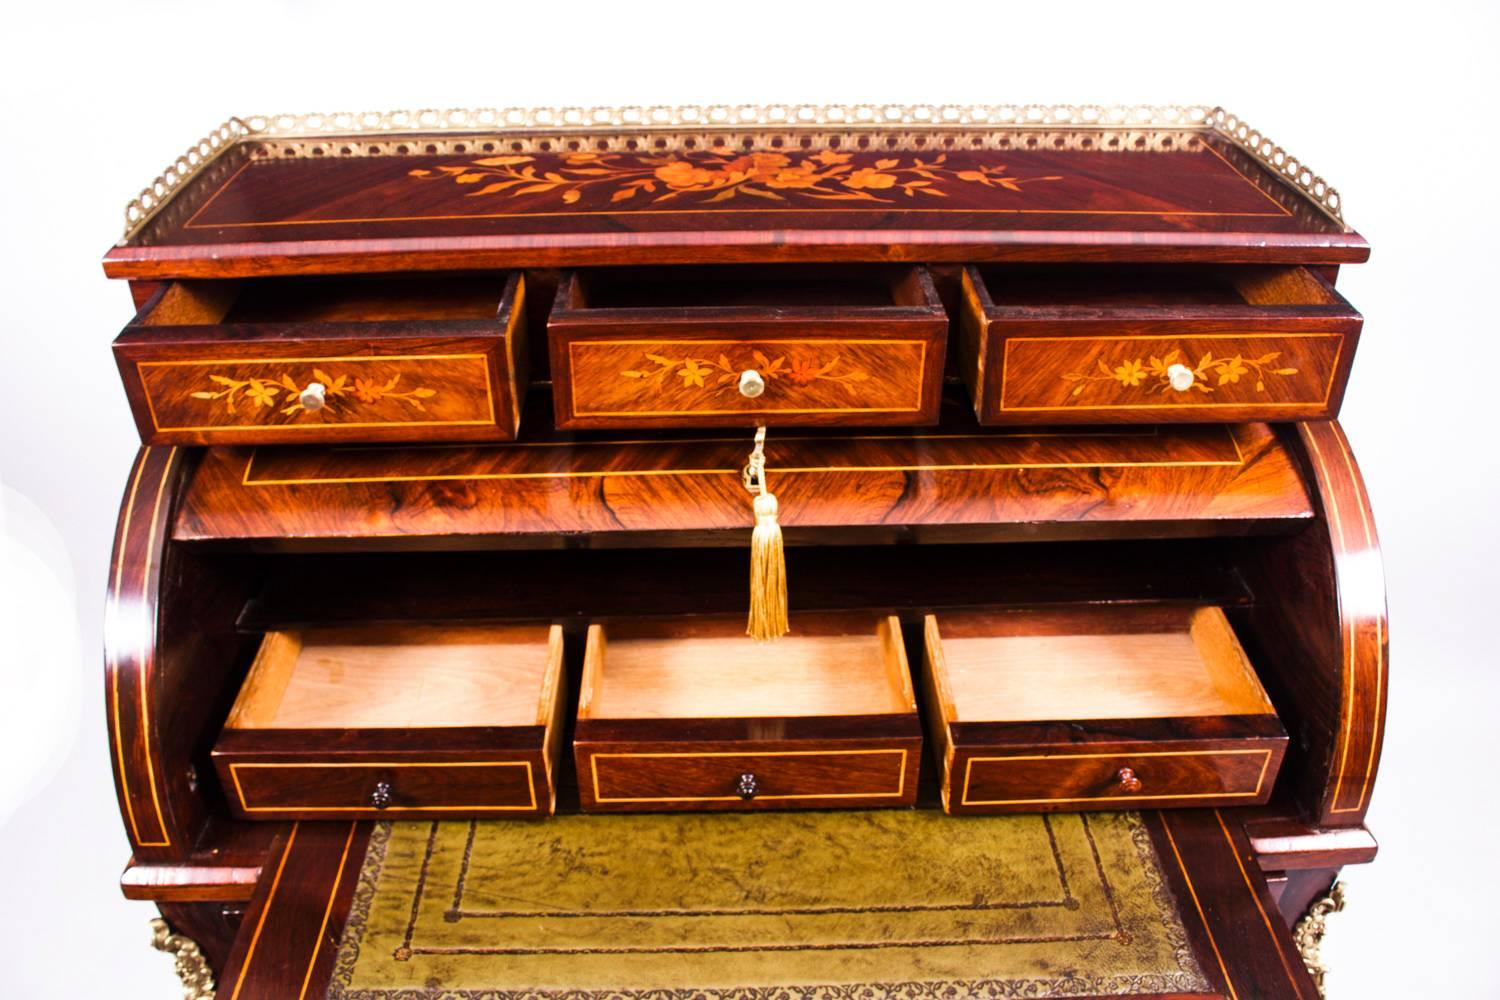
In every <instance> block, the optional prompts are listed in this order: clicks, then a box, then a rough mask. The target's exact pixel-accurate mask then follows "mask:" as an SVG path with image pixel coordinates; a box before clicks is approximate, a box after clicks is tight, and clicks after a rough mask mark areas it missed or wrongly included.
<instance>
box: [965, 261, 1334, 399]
mask: <svg viewBox="0 0 1500 1000" xmlns="http://www.w3.org/2000/svg"><path fill="white" fill-rule="evenodd" d="M1362 323H1363V320H1362V319H1361V317H1360V315H1359V313H1357V312H1355V311H1354V309H1353V308H1352V307H1351V306H1350V305H1349V303H1348V302H1346V301H1345V300H1344V298H1343V296H1341V295H1339V293H1338V292H1336V291H1335V290H1334V289H1333V286H1332V285H1330V284H1329V283H1328V282H1327V281H1326V280H1324V278H1323V277H1322V276H1320V275H1318V274H1316V273H1314V272H1312V271H1310V270H1308V269H1306V268H1303V267H1258V266H1257V267H1251V266H1227V265H1226V266H1207V265H1162V266H1149V265H1136V266H1120V265H1102V264H1099V265H1095V264H1069V265H1057V266H1046V267H1042V266H999V265H996V266H992V267H969V268H966V269H965V271H964V276H963V307H962V312H961V315H960V320H959V324H958V336H957V340H956V345H955V350H956V351H957V353H958V366H959V371H960V373H961V374H962V376H963V378H964V380H965V382H966V383H967V384H968V387H969V391H970V394H971V396H972V398H973V401H974V411H975V413H976V414H977V415H978V417H979V421H980V423H984V424H1060V423H1165V422H1195V423H1201V422H1215V421H1217V422H1237V421H1246V420H1268V421H1280V420H1305V419H1316V418H1324V417H1333V416H1336V415H1337V414H1338V410H1339V405H1340V403H1341V402H1342V400H1343V396H1344V384H1345V382H1346V381H1347V380H1348V377H1349V367H1350V364H1351V363H1352V361H1353V359H1354V348H1355V345H1356V343H1357V342H1358V340H1359V332H1360V327H1361V325H1362Z"/></svg>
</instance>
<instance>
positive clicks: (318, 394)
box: [297, 382, 328, 413]
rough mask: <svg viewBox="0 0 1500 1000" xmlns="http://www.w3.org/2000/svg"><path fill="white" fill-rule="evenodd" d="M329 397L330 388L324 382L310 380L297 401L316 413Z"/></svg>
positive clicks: (305, 408) (304, 407)
mask: <svg viewBox="0 0 1500 1000" xmlns="http://www.w3.org/2000/svg"><path fill="white" fill-rule="evenodd" d="M327 397H328V388H327V387H326V386H324V385H323V383H322V382H309V383H307V388H306V389H303V390H302V394H301V395H300V396H298V397H297V402H299V403H301V404H302V408H303V409H304V410H307V411H309V412H312V413H316V412H318V411H319V410H321V409H322V408H323V404H324V403H325V402H327Z"/></svg>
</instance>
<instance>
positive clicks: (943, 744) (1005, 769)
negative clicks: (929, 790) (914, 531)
mask: <svg viewBox="0 0 1500 1000" xmlns="http://www.w3.org/2000/svg"><path fill="white" fill-rule="evenodd" d="M925 645H926V663H925V669H924V671H923V684H924V686H925V691H926V696H927V711H928V717H929V719H928V721H929V728H930V731H931V733H932V737H933V741H934V746H935V749H936V754H937V762H938V766H939V767H940V769H941V774H942V795H943V805H944V807H945V808H946V809H947V810H948V811H949V812H952V813H1000V812H1040V811H1053V810H1084V809H1119V808H1137V807H1139V808H1164V807H1171V806H1211V805H1258V804H1261V803H1264V802H1265V801H1266V800H1267V799H1268V798H1269V797H1270V795H1271V788H1272V786H1273V785H1274V784H1275V781H1276V773H1277V769H1278V768H1279V767H1280V766H1281V759H1282V755H1283V754H1284V752H1285V750H1286V742H1287V737H1286V731H1285V730H1284V729H1283V728H1282V726H1281V722H1280V720H1279V719H1277V717H1276V712H1275V709H1274V708H1272V706H1271V702H1270V699H1269V698H1267V696H1266V693H1265V690H1264V689H1263V688H1262V687H1261V684H1260V680H1259V678H1257V677H1256V675H1255V671H1254V669H1253V668H1252V667H1251V665H1250V661H1249V660H1248V658H1247V657H1246V656H1245V652H1244V650H1243V649H1242V648H1241V647H1240V644H1239V641H1238V640H1237V639H1236V638H1235V635H1234V631H1233V630H1232V629H1231V627H1230V625H1229V622H1228V620H1227V619H1226V618H1225V617H1224V613H1223V611H1222V610H1220V609H1219V608H1216V607H1198V608H1193V607H1178V606H1158V607H1142V606H1129V607H1126V606H1121V607H1112V608H1111V607H1103V608H1099V607H1094V608H1086V609H1077V610H1073V609H1069V610H1056V611H1052V610H1049V611H993V612H984V611H974V612H960V613H951V614H945V615H943V616H942V617H941V618H938V617H936V616H928V618H927V622H926V634H925Z"/></svg>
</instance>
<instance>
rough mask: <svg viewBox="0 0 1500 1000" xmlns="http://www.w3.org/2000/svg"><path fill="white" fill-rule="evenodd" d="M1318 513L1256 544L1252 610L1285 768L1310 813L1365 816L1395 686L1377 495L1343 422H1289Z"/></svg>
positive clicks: (1252, 634) (1248, 616)
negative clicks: (1290, 531)
mask: <svg viewBox="0 0 1500 1000" xmlns="http://www.w3.org/2000/svg"><path fill="white" fill-rule="evenodd" d="M1285 433H1286V434H1287V437H1288V438H1289V439H1291V440H1289V441H1288V444H1289V446H1291V447H1292V450H1293V451H1294V452H1296V453H1298V455H1299V459H1300V460H1301V462H1302V465H1303V468H1304V472H1305V475H1306V479H1307V482H1308V486H1309V488H1310V492H1311V493H1312V495H1313V501H1314V505H1315V507H1316V509H1317V513H1318V519H1317V521H1316V522H1315V523H1314V524H1312V525H1311V526H1309V527H1308V528H1307V529H1306V530H1305V531H1303V532H1302V533H1300V534H1299V535H1296V536H1294V537H1291V538H1285V539H1274V540H1266V541H1263V542H1259V543H1256V544H1254V545H1251V546H1249V547H1248V551H1247V553H1246V558H1245V560H1244V561H1243V563H1242V566H1243V568H1244V571H1245V573H1246V576H1247V578H1248V582H1249V583H1250V585H1251V589H1252V590H1253V591H1254V593H1255V598H1256V599H1255V604H1254V606H1253V608H1251V609H1250V610H1248V611H1246V612H1244V615H1243V618H1242V620H1243V621H1245V622H1246V624H1247V626H1248V628H1247V631H1248V633H1249V638H1250V640H1251V641H1252V642H1253V644H1254V645H1256V646H1257V647H1259V651H1260V654H1261V655H1260V656H1259V658H1258V659H1259V662H1260V663H1261V664H1262V667H1263V669H1264V671H1265V673H1266V674H1268V677H1267V678H1266V679H1267V683H1268V686H1269V687H1270V688H1271V690H1272V694H1273V697H1274V698H1275V700H1276V703H1277V708H1278V710H1279V711H1281V712H1282V715H1283V717H1284V718H1285V719H1286V721H1287V722H1288V724H1289V729H1291V730H1292V732H1293V749H1292V751H1291V752H1289V753H1288V758H1287V765H1286V766H1285V767H1284V768H1283V771H1282V774H1283V776H1284V779H1285V780H1287V781H1290V782H1291V783H1292V784H1293V786H1294V788H1295V792H1296V797H1297V800H1298V803H1299V805H1300V806H1301V808H1302V810H1303V812H1304V814H1305V815H1306V817H1307V818H1308V819H1309V820H1310V821H1311V822H1312V823H1314V824H1317V825H1321V826H1351V825H1358V824H1360V823H1362V822H1363V820H1364V815H1365V812H1366V810H1367V809H1368V808H1369V803H1370V794H1371V790H1372V788H1373V786H1374V783H1375V774H1376V770H1377V767H1378V765H1379V762H1380V746H1381V742H1382V737H1383V734H1384V729H1385V700H1386V688H1387V686H1388V675H1389V664H1388V659H1387V646H1388V628H1387V615H1386V600H1385V574H1384V571H1383V570H1382V567H1381V561H1380V545H1379V540H1378V539H1377V537H1376V534H1375V521H1374V516H1373V514H1372V513H1371V511H1370V500H1369V495H1368V494H1367V493H1366V491H1365V485H1364V480H1363V478H1362V477H1361V476H1360V473H1359V467H1358V466H1357V465H1356V464H1355V461H1354V454H1353V451H1352V450H1351V449H1350V447H1349V441H1348V438H1346V437H1345V436H1344V432H1343V429H1342V428H1341V427H1340V426H1339V425H1338V422H1337V421H1327V422H1319V423H1300V424H1295V425H1291V426H1290V427H1289V428H1287V429H1286V431H1285Z"/></svg>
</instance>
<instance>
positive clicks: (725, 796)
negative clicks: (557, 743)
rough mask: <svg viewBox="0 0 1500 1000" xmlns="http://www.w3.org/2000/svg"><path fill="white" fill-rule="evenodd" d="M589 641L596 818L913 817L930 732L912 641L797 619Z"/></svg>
mask: <svg viewBox="0 0 1500 1000" xmlns="http://www.w3.org/2000/svg"><path fill="white" fill-rule="evenodd" d="M744 631H745V626H744V622H743V621H742V620H740V619H734V620H732V621H731V620H726V619H706V620H696V619H677V620H672V621H662V622H649V621H632V622H612V623H610V624H609V625H607V626H605V625H598V624H596V625H593V626H591V627H590V629H589V638H588V647H587V650H586V653H585V659H584V676H583V688H582V692H581V695H580V699H579V707H578V725H577V728H576V730H575V737H574V740H575V742H574V754H575V757H576V761H577V765H578V776H579V782H578V783H579V797H580V800H581V802H582V805H583V808H584V809H585V810H588V811H594V812H606V811H640V810H681V809H732V810H745V809H790V808H817V807H821V808H830V807H850V808H853V807H861V808H865V807H872V806H900V805H910V804H911V803H912V802H913V801H914V800H915V796H916V778H917V768H918V766H919V763H920V762H919V760H918V758H919V756H920V753H921V744H922V738H921V726H920V724H919V721H918V718H917V709H916V702H915V699H914V695H913V691H912V683H911V675H910V673H909V671H908V668H907V664H906V654H905V650H904V647H903V646H902V642H901V627H900V624H899V623H898V622H897V621H896V619H895V618H879V619H878V620H877V619H876V617H875V616H872V615H857V614H842V615H794V616H793V617H792V634H791V635H788V636H785V637H783V638H782V639H780V640H778V641H776V642H775V643H768V644H758V643H755V642H753V641H752V640H750V639H749V638H747V637H746V636H745V634H744Z"/></svg>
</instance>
